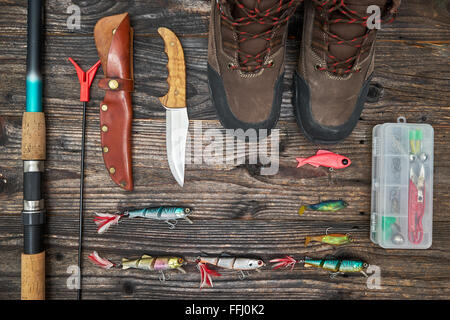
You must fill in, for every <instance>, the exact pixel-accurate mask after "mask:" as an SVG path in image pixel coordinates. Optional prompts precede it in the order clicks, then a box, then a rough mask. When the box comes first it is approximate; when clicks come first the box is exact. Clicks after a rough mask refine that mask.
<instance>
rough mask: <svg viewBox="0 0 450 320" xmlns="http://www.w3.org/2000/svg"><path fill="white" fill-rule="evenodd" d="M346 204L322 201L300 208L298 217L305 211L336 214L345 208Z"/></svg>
mask: <svg viewBox="0 0 450 320" xmlns="http://www.w3.org/2000/svg"><path fill="white" fill-rule="evenodd" d="M347 207H348V203H347V202H345V201H344V200H327V201H322V202H319V203H316V204H310V205H306V206H302V207H301V208H300V210H298V214H299V215H303V213H305V211H306V210H310V211H322V212H336V211H339V210H341V209H344V208H347Z"/></svg>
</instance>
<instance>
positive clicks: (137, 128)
mask: <svg viewBox="0 0 450 320" xmlns="http://www.w3.org/2000/svg"><path fill="white" fill-rule="evenodd" d="M46 3H47V6H46V46H45V65H44V68H43V69H44V70H43V73H44V79H45V83H44V85H45V86H44V101H43V103H44V110H45V112H46V117H47V119H46V120H47V161H46V172H45V177H46V183H45V190H44V191H45V198H46V206H47V208H48V216H47V218H48V219H47V221H48V226H47V238H46V248H47V252H46V255H47V256H46V259H47V261H46V269H47V279H46V287H47V297H46V298H47V299H74V298H75V297H76V292H75V291H74V290H70V289H68V288H67V279H68V277H69V276H70V274H69V273H67V269H68V267H69V266H70V265H76V264H77V248H78V220H77V219H78V190H79V161H80V141H81V126H82V119H81V117H82V109H81V106H80V103H79V101H78V99H79V85H78V81H77V78H76V74H75V72H74V70H73V67H72V66H71V64H70V63H68V62H67V58H68V57H69V56H71V57H73V58H74V59H75V60H76V61H77V62H78V63H79V64H80V66H82V67H83V66H90V65H92V64H93V63H94V62H95V61H97V59H98V56H97V51H96V48H95V43H94V39H93V35H92V33H93V28H94V25H95V23H96V22H97V21H98V20H99V19H100V18H102V17H104V16H110V15H114V14H119V13H121V12H124V11H127V12H129V13H130V17H131V24H132V26H133V27H134V29H135V31H136V33H135V41H134V45H135V47H134V64H135V92H134V93H133V103H134V120H133V150H132V151H133V161H134V162H133V169H134V177H135V184H136V186H135V191H134V192H133V193H127V192H125V191H122V190H120V188H118V187H116V186H115V185H114V183H113V182H111V181H110V179H109V177H108V176H107V174H106V173H105V170H104V164H103V160H102V154H101V152H102V150H101V146H100V135H99V114H98V112H99V111H98V103H99V101H101V99H102V97H103V93H102V92H101V91H100V90H96V89H93V90H92V91H91V102H90V103H89V105H88V118H87V131H86V133H87V139H86V172H85V174H86V175H85V176H86V180H85V224H84V235H85V237H84V238H83V250H84V251H83V257H84V259H83V282H82V285H83V298H85V299H162V298H165V299H191V298H200V299H236V298H249V299H252V298H253V299H448V297H449V294H450V253H449V236H448V235H449V234H450V225H449V223H450V216H449V215H448V214H447V211H448V208H449V206H450V194H449V190H450V179H449V176H450V165H449V163H450V150H449V148H448V137H449V135H450V130H449V129H450V124H449V118H450V116H449V115H450V105H449V98H450V92H449V90H448V88H449V87H450V77H449V72H450V65H449V57H450V27H449V21H450V20H449V19H448V17H449V13H448V11H445V10H446V9H445V7H444V9H443V8H442V7H440V6H437V5H436V3H437V2H435V1H432V2H430V1H427V0H408V1H404V3H403V4H402V7H401V8H400V13H399V16H398V18H397V19H396V21H395V22H394V23H393V24H389V25H384V26H383V29H382V30H380V32H379V40H378V42H377V53H376V59H375V60H376V68H375V76H374V81H375V82H377V83H379V84H380V85H381V86H382V87H383V95H382V97H381V99H380V100H379V101H378V102H376V103H367V104H366V107H365V110H364V112H363V114H362V116H361V119H360V121H359V123H358V125H357V127H356V129H355V130H354V132H353V133H352V135H351V136H350V137H349V138H348V139H346V140H345V141H344V142H343V143H341V144H339V145H336V146H333V147H328V148H331V150H332V151H334V152H337V153H340V154H344V155H346V156H348V157H349V158H350V159H352V165H351V166H350V167H349V168H348V169H346V170H340V171H335V172H333V173H330V172H328V171H327V170H326V169H323V168H318V169H316V168H312V167H306V166H305V167H304V168H301V169H295V164H296V161H295V157H299V156H310V155H312V154H314V153H315V152H316V151H317V150H318V149H319V148H322V147H324V146H316V145H312V144H311V143H310V142H308V141H307V140H306V139H305V138H304V136H303V135H302V134H301V132H300V130H299V129H298V127H297V125H296V123H295V120H294V116H293V109H292V104H291V98H292V91H291V84H292V74H293V71H294V70H295V64H296V62H297V60H298V52H299V50H298V48H299V45H300V43H301V39H300V38H299V37H300V35H301V31H302V27H301V21H302V18H301V10H302V9H301V8H300V9H299V11H298V12H297V13H296V15H295V17H294V19H293V20H292V22H291V23H290V26H289V39H288V47H287V53H286V78H285V80H284V94H283V104H282V110H281V118H280V122H279V123H278V126H277V128H278V129H279V130H280V132H279V133H280V143H279V146H278V152H279V156H280V161H279V170H278V173H277V174H276V175H273V176H263V175H261V166H262V164H261V163H256V164H249V161H248V160H249V156H250V154H251V153H250V152H249V146H248V145H245V149H244V146H241V147H240V148H239V149H238V150H234V152H233V153H232V154H231V155H229V157H228V158H227V160H229V162H228V163H206V162H204V161H202V162H201V163H196V162H194V161H193V160H192V161H191V163H189V162H188V163H187V166H186V183H185V187H184V188H182V189H181V188H179V187H178V185H177V184H176V182H175V181H174V180H173V177H172V175H171V173H170V170H169V167H168V164H167V159H166V150H165V110H164V108H162V107H161V104H160V102H159V101H158V99H157V98H156V97H160V96H163V95H165V94H166V93H167V91H168V84H167V82H166V79H167V75H168V70H167V68H166V64H167V63H168V59H167V56H166V55H165V54H164V42H163V40H162V39H161V38H160V37H159V35H158V34H157V28H158V27H161V26H166V27H169V28H170V29H171V30H173V31H174V32H175V33H176V34H177V35H178V36H179V38H180V40H181V43H182V45H183V48H184V54H185V59H186V73H187V92H186V98H187V105H188V112H189V119H190V126H189V128H190V135H191V136H192V135H193V134H194V130H195V128H199V127H200V126H202V128H203V133H204V135H203V141H202V145H201V146H200V145H192V146H191V147H190V148H188V150H187V154H189V155H190V156H191V158H192V159H194V158H195V155H197V156H198V155H199V154H202V150H205V148H206V147H207V146H208V145H210V143H211V141H210V140H209V139H210V137H208V136H207V135H206V134H205V133H206V130H210V129H211V130H218V131H219V132H220V133H222V134H225V130H223V129H222V127H221V125H220V123H219V122H218V121H217V118H216V115H215V110H214V108H213V107H212V104H211V100H210V98H209V92H208V86H207V77H206V61H207V30H208V18H209V8H210V7H209V6H210V3H209V1H207V0H170V1H159V0H158V1H144V0H136V1H133V2H129V1H107V0H102V1H81V0H80V1H77V0H73V1H71V3H74V4H77V5H79V6H80V8H81V13H82V20H81V21H82V24H81V30H68V29H67V27H66V20H67V17H68V16H69V15H68V14H67V13H66V9H67V6H68V4H69V1H56V0H48V1H47V2H46ZM26 4H27V2H26V1H25V0H19V1H6V0H0V9H1V10H0V43H1V46H0V280H1V281H0V299H18V298H20V255H21V252H22V224H21V217H20V211H21V210H22V160H21V126H22V124H21V121H22V113H23V111H24V108H25V73H26V70H25V65H26V63H25V62H26ZM96 81H97V82H98V79H97V80H96ZM92 87H93V88H96V87H97V84H96V83H94V84H93V86H92ZM398 116H406V117H407V119H408V122H421V123H422V122H423V123H429V124H431V125H432V126H433V128H434V129H435V163H434V168H435V175H434V203H433V205H434V217H433V222H434V227H433V245H432V247H431V249H429V250H417V251H411V250H410V251H408V250H384V249H382V248H380V247H378V246H376V245H374V244H372V243H371V242H370V240H369V230H370V187H371V147H372V146H371V138H372V129H373V126H374V125H376V124H379V123H384V122H395V121H396V119H397V117H398ZM241 160H246V161H245V162H241ZM336 198H342V199H344V200H346V201H347V202H349V203H350V206H349V207H348V208H346V209H345V210H343V211H340V212H338V213H317V212H307V213H305V214H304V215H303V216H302V217H299V216H298V214H297V211H298V208H299V207H300V206H301V205H302V204H308V203H314V202H317V201H319V200H326V199H336ZM160 204H166V205H185V206H189V207H192V208H193V209H194V212H193V214H192V216H191V218H192V220H193V221H194V224H193V225H190V224H187V223H184V222H180V223H179V224H178V225H177V228H176V229H175V230H169V229H168V227H167V225H165V224H164V223H157V222H151V221H143V220H139V219H134V220H126V221H124V222H123V223H121V224H120V225H118V226H115V227H113V228H111V230H110V231H108V233H106V234H104V235H98V234H97V233H96V226H95V224H94V223H93V222H92V219H93V217H94V215H95V214H94V212H115V211H117V210H123V209H125V208H139V207H144V206H154V205H160ZM328 227H333V228H334V229H333V231H336V232H350V233H351V234H352V235H353V236H354V238H355V240H356V241H355V242H354V243H352V244H350V245H348V246H344V247H341V248H333V247H331V246H329V245H321V244H311V246H310V247H308V248H304V240H305V237H306V236H307V235H318V234H321V233H323V232H325V230H326V228H328ZM92 250H97V251H98V252H99V253H100V254H101V255H102V256H104V257H108V258H110V259H112V260H118V259H120V258H122V257H127V258H136V257H139V256H140V255H142V254H143V253H148V254H161V255H162V254H179V255H184V256H185V258H186V259H188V260H189V261H192V260H193V259H195V257H196V256H198V255H199V254H201V253H209V254H221V253H229V254H232V255H250V256H255V257H260V258H263V259H264V260H265V261H266V262H267V261H268V260H270V259H272V258H276V257H279V256H282V255H284V254H291V255H293V256H295V257H296V258H301V257H303V256H305V255H307V256H310V257H326V256H336V257H355V258H361V259H364V260H366V261H367V262H369V263H370V264H373V265H376V266H379V267H380V269H381V289H379V290H371V289H368V288H367V285H366V280H365V279H364V278H362V277H360V276H349V277H347V278H342V277H339V278H336V279H330V278H329V277H328V274H327V273H326V272H323V271H321V270H317V269H306V268H303V267H302V266H297V267H296V268H295V269H294V270H293V271H292V272H287V271H271V270H270V268H269V267H266V268H264V270H263V272H261V273H252V274H250V276H249V278H247V279H245V280H244V281H241V280H239V278H238V275H237V274H236V273H233V272H223V276H222V277H221V278H217V279H215V282H214V288H213V289H203V290H201V291H200V290H199V289H198V286H199V283H200V275H199V273H198V271H197V270H196V268H195V266H194V265H193V264H190V265H188V266H187V268H186V270H187V272H188V273H187V274H186V275H183V274H178V273H171V274H170V280H169V281H167V282H165V283H160V281H159V280H158V277H159V274H157V273H151V272H142V271H140V270H126V271H122V270H111V271H105V270H102V269H99V268H96V267H95V266H93V265H92V264H91V263H90V262H89V260H88V259H87V255H88V254H89V253H90V252H92Z"/></svg>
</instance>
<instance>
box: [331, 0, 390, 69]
mask: <svg viewBox="0 0 450 320" xmlns="http://www.w3.org/2000/svg"><path fill="white" fill-rule="evenodd" d="M388 2H389V1H388V0H345V1H344V3H345V7H344V10H345V11H346V12H347V11H354V12H356V13H357V14H358V15H360V16H362V17H366V16H369V15H370V14H372V13H370V14H369V13H367V8H368V7H369V6H371V5H377V6H379V7H380V12H381V15H383V13H385V11H386V4H387V3H388ZM350 16H351V17H353V15H350ZM336 19H345V20H348V17H347V16H346V15H344V14H343V13H342V12H341V11H340V10H336V11H333V12H332V13H330V15H329V21H334V20H336ZM329 31H330V32H331V33H332V34H335V35H337V36H339V37H340V38H342V39H345V40H352V39H354V38H359V37H362V36H364V34H366V32H367V31H368V29H367V28H366V27H365V26H364V25H362V24H361V23H354V24H351V23H347V22H338V23H332V24H330V28H329ZM372 41H373V39H372ZM372 41H370V42H372ZM362 42H363V40H362V39H359V40H357V41H354V42H353V46H350V45H348V44H337V43H330V44H329V47H328V50H329V53H330V54H331V55H333V56H334V57H336V59H337V60H339V61H343V60H347V59H349V58H351V57H354V56H355V55H356V54H357V53H358V50H359V49H360V48H358V47H356V46H357V45H360V44H361V43H362ZM367 54H368V53H367ZM331 61H333V60H332V59H330V58H329V57H328V56H327V62H331ZM350 64H351V65H353V62H350ZM344 67H345V66H344Z"/></svg>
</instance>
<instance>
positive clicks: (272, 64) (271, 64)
mask: <svg viewBox="0 0 450 320" xmlns="http://www.w3.org/2000/svg"><path fill="white" fill-rule="evenodd" d="M274 66H275V62H274V61H273V60H269V61H267V67H268V68H273V67H274Z"/></svg>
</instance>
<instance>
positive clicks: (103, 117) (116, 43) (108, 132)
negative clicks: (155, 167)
mask: <svg viewBox="0 0 450 320" xmlns="http://www.w3.org/2000/svg"><path fill="white" fill-rule="evenodd" d="M94 37H95V44H96V46H97V51H98V55H99V56H100V60H101V61H102V69H103V72H104V74H105V78H104V79H101V80H100V81H99V84H98V85H99V87H100V88H101V89H103V90H105V98H104V99H103V101H102V102H101V103H100V133H101V143H102V152H103V159H104V161H105V165H106V169H107V170H108V172H109V175H110V176H111V179H112V180H113V181H114V182H115V183H116V184H118V185H119V186H120V187H122V188H123V189H125V190H133V174H132V159H131V126H132V120H133V108H132V101H131V92H132V91H133V86H134V82H133V29H132V28H131V27H130V18H129V16H128V13H123V14H119V15H115V16H111V17H105V18H102V19H100V20H99V21H98V22H97V24H96V25H95V29H94Z"/></svg>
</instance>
